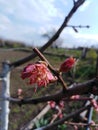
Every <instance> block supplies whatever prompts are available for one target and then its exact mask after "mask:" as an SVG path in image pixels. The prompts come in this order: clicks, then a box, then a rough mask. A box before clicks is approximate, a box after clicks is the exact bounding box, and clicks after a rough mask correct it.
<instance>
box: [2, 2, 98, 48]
mask: <svg viewBox="0 0 98 130" xmlns="http://www.w3.org/2000/svg"><path fill="white" fill-rule="evenodd" d="M72 6H73V1H72V0H0V38H3V39H12V40H17V41H23V42H25V43H27V44H29V45H32V43H33V44H34V45H43V44H45V42H46V39H44V38H41V35H42V34H44V33H46V32H50V31H51V30H53V29H58V28H59V26H60V25H61V24H62V22H63V20H64V18H65V16H67V14H68V12H69V11H70V10H71V8H72ZM68 24H69V25H89V26H90V28H89V29H87V28H83V29H78V31H79V32H78V33H75V32H74V30H73V29H72V28H65V29H64V31H63V33H62V34H61V36H60V37H61V38H62V39H63V46H64V47H71V46H74V47H75V46H77V45H80V46H81V45H83V46H88V45H96V46H98V0H86V2H85V3H84V4H83V5H82V6H81V7H80V8H79V9H78V10H77V12H76V13H75V14H74V16H73V17H72V18H71V20H70V22H69V23H68Z"/></svg>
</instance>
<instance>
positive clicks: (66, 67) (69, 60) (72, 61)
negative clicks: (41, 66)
mask: <svg viewBox="0 0 98 130" xmlns="http://www.w3.org/2000/svg"><path fill="white" fill-rule="evenodd" d="M75 61H76V59H75V58H73V57H70V58H67V59H66V60H65V61H64V62H63V63H62V64H61V66H60V69H59V71H60V72H67V71H69V70H70V69H71V68H72V67H73V65H74V64H75Z"/></svg>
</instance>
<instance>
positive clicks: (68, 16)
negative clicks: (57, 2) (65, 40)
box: [10, 0, 85, 68]
mask: <svg viewBox="0 0 98 130" xmlns="http://www.w3.org/2000/svg"><path fill="white" fill-rule="evenodd" d="M84 2H85V0H78V1H77V2H75V4H74V6H73V7H72V9H71V11H70V12H69V14H68V15H67V17H65V20H64V22H63V23H62V25H61V26H60V28H59V29H58V31H57V32H56V33H55V34H54V35H53V37H52V38H51V39H50V40H49V41H48V42H47V43H46V44H45V45H44V46H42V47H41V48H40V51H41V52H43V51H44V50H46V49H47V48H48V47H49V46H50V45H52V43H53V42H54V41H55V40H56V39H57V38H58V37H59V35H60V34H61V32H62V31H63V29H64V28H65V27H66V26H67V24H68V22H69V20H70V19H71V17H72V16H73V15H74V13H75V12H76V11H77V9H78V8H79V7H80V6H81V5H82V4H83V3H84ZM35 57H36V54H35V53H32V54H31V55H29V56H28V57H25V58H23V59H20V60H18V61H15V62H13V63H11V64H10V67H11V68H14V67H18V66H19V65H22V64H24V63H26V62H27V61H30V60H31V59H33V58H35Z"/></svg>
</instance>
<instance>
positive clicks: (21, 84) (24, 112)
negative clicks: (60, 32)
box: [0, 48, 97, 130]
mask: <svg viewBox="0 0 98 130" xmlns="http://www.w3.org/2000/svg"><path fill="white" fill-rule="evenodd" d="M47 52H49V53H52V52H53V53H54V54H59V55H62V54H66V55H70V56H75V57H81V53H82V51H80V50H67V49H63V48H60V49H56V48H49V49H48V50H47ZM92 52H93V53H92ZM31 53H32V52H23V51H18V50H17V51H8V50H6V49H0V73H1V71H2V62H4V61H6V60H9V61H10V62H11V63H12V62H14V61H16V60H19V59H21V58H24V57H25V56H28V55H30V54H31ZM91 53H92V55H91ZM45 56H46V58H47V59H48V60H49V62H50V63H51V64H52V65H53V66H54V67H55V68H56V67H57V68H58V67H59V65H60V63H61V62H63V61H64V60H65V57H64V56H63V57H58V56H49V55H46V54H45ZM96 56H97V55H96V53H95V51H92V50H90V51H89V52H88V55H87V59H89V58H91V59H90V60H89V61H88V60H83V61H82V62H79V63H78V66H77V69H78V70H79V71H77V74H75V77H74V78H75V79H74V81H77V82H79V81H84V80H85V79H90V78H92V77H93V76H94V74H95V65H96V60H95V59H96ZM38 60H39V57H37V58H35V59H33V60H31V61H29V62H28V63H33V62H35V61H38ZM28 63H25V64H23V65H21V66H19V67H17V68H15V69H13V70H12V71H11V81H10V92H11V96H12V97H17V90H18V88H22V89H23V91H24V97H26V98H27V97H38V96H43V95H47V94H52V93H54V92H56V91H57V90H58V89H60V86H58V87H55V86H53V85H50V86H49V87H47V88H45V89H44V88H42V89H41V90H38V91H37V93H34V89H33V86H30V85H27V83H26V82H25V81H23V80H22V79H21V77H20V75H21V71H22V69H23V67H24V66H25V65H27V64H28ZM91 65H92V66H91ZM81 66H82V68H81ZM80 68H81V69H80ZM87 68H88V70H87ZM81 74H82V75H81ZM79 76H80V78H77V77H79ZM64 78H65V80H66V82H68V84H70V83H71V81H72V80H71V79H72V76H71V77H70V74H68V75H67V76H64ZM69 81H70V82H69ZM0 85H1V84H0ZM0 87H1V86H0ZM44 106H45V104H43V105H42V104H39V105H22V106H19V105H17V104H10V110H11V111H10V117H9V120H10V122H9V130H19V129H20V128H21V127H23V126H24V125H25V124H26V123H28V121H30V120H31V119H32V118H34V117H35V116H36V115H37V114H38V113H39V111H40V110H41V109H42V108H43V107H44Z"/></svg>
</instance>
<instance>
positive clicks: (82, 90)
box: [6, 78, 98, 105]
mask: <svg viewBox="0 0 98 130" xmlns="http://www.w3.org/2000/svg"><path fill="white" fill-rule="evenodd" d="M97 86H98V78H94V79H91V80H88V81H86V82H84V83H79V84H75V85H74V84H73V87H71V88H70V87H68V89H67V90H66V91H63V90H60V91H59V92H58V93H56V94H54V95H49V96H43V97H39V98H28V99H22V100H21V99H15V98H11V97H7V98H6V100H8V101H10V102H12V103H17V104H20V105H22V104H37V103H42V102H47V101H51V100H53V101H56V102H58V101H60V100H62V99H64V98H68V97H70V96H72V95H77V94H78V95H84V94H88V93H92V94H96V95H98V88H97ZM95 87H96V89H95Z"/></svg>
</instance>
